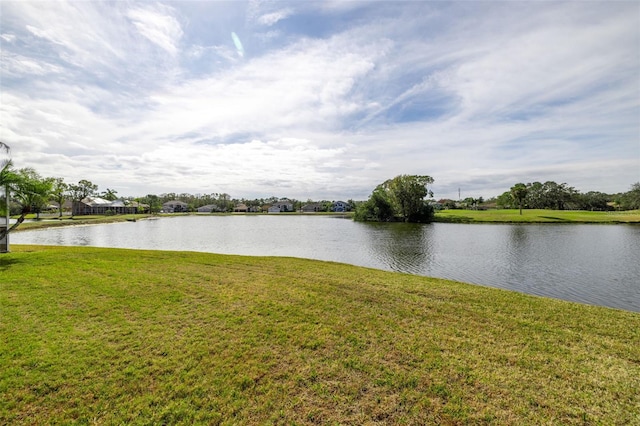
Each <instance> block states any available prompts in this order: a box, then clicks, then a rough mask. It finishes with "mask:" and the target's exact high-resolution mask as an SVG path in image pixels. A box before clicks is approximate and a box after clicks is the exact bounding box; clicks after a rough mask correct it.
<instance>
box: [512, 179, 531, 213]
mask: <svg viewBox="0 0 640 426" xmlns="http://www.w3.org/2000/svg"><path fill="white" fill-rule="evenodd" d="M510 191H511V197H512V198H513V200H514V201H516V202H517V203H518V206H519V207H520V216H522V203H523V202H524V199H525V198H526V197H527V185H525V184H524V183H516V184H515V185H514V186H512V187H511V190H510Z"/></svg>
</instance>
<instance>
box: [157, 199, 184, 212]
mask: <svg viewBox="0 0 640 426" xmlns="http://www.w3.org/2000/svg"><path fill="white" fill-rule="evenodd" d="M187 211H189V205H188V204H187V203H183V202H182V201H180V200H173V201H167V202H166V203H163V204H162V212H163V213H183V212H187Z"/></svg>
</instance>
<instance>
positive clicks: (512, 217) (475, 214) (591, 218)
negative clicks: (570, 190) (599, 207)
mask: <svg viewBox="0 0 640 426" xmlns="http://www.w3.org/2000/svg"><path fill="white" fill-rule="evenodd" d="M435 221H436V222H454V223H474V222H497V223H500V222H504V223H640V210H632V211H623V212H590V211H582V210H579V211H574V210H528V209H524V210H522V215H520V211H519V210H517V209H516V210H506V209H505V210H441V211H439V212H437V213H436V216H435Z"/></svg>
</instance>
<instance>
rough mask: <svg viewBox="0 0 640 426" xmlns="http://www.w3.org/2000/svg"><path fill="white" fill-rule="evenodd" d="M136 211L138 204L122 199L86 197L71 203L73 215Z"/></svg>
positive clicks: (129, 212) (132, 212) (130, 212)
mask: <svg viewBox="0 0 640 426" xmlns="http://www.w3.org/2000/svg"><path fill="white" fill-rule="evenodd" d="M134 213H138V204H137V203H135V204H133V203H125V201H124V200H114V201H109V200H105V199H103V198H99V197H86V198H84V199H82V200H81V201H75V202H74V203H73V204H72V209H71V214H72V215H74V216H82V215H90V214H134Z"/></svg>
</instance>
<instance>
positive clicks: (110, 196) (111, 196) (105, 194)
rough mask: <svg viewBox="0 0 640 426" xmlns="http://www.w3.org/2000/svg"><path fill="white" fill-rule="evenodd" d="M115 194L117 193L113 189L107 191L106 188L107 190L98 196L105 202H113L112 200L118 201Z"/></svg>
mask: <svg viewBox="0 0 640 426" xmlns="http://www.w3.org/2000/svg"><path fill="white" fill-rule="evenodd" d="M96 189H97V187H96ZM117 193H118V191H116V190H115V189H109V188H107V190H106V191H102V193H101V194H100V196H101V197H102V198H104V199H105V200H108V201H114V200H117V199H118V197H117V196H116V194H117Z"/></svg>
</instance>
